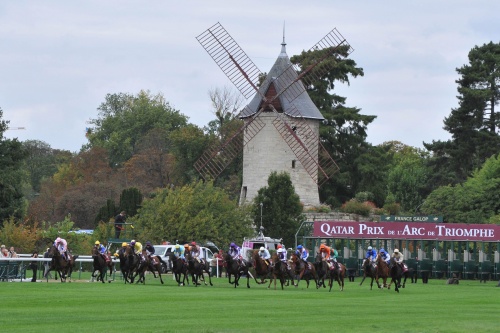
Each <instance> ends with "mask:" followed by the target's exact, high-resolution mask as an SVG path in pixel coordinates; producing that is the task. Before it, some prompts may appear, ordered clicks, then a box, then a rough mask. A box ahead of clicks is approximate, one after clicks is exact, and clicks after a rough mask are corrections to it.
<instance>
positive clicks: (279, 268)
mask: <svg viewBox="0 0 500 333" xmlns="http://www.w3.org/2000/svg"><path fill="white" fill-rule="evenodd" d="M271 260H272V262H273V270H272V278H271V279H270V280H269V285H268V286H267V289H269V288H270V287H271V283H272V282H273V281H274V290H276V280H277V279H279V280H280V283H281V290H283V289H284V288H283V285H284V284H285V280H286V277H287V276H291V278H292V284H293V276H292V275H291V274H290V272H289V270H288V267H287V264H286V263H284V262H282V261H281V260H279V258H278V256H277V255H276V254H274V255H273V257H272V259H271Z"/></svg>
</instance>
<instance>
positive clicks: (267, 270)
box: [252, 250, 273, 284]
mask: <svg viewBox="0 0 500 333" xmlns="http://www.w3.org/2000/svg"><path fill="white" fill-rule="evenodd" d="M252 259H253V267H254V268H255V281H256V282H257V284H263V283H266V278H271V275H272V269H273V266H272V265H271V263H269V265H268V264H267V263H266V261H265V260H264V259H262V258H261V257H260V256H259V250H255V251H254V252H253V254H252ZM257 278H259V279H260V282H259V281H257Z"/></svg>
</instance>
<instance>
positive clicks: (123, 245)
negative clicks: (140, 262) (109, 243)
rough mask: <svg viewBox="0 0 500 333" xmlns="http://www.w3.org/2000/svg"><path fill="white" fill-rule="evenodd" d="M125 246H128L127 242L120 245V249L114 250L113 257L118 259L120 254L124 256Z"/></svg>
mask: <svg viewBox="0 0 500 333" xmlns="http://www.w3.org/2000/svg"><path fill="white" fill-rule="evenodd" d="M127 246H128V244H127V242H123V243H122V247H121V248H119V249H117V250H116V252H115V254H114V256H115V257H119V256H120V253H121V254H122V255H124V254H125V250H126V248H127Z"/></svg>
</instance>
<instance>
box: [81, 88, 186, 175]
mask: <svg viewBox="0 0 500 333" xmlns="http://www.w3.org/2000/svg"><path fill="white" fill-rule="evenodd" d="M98 110H99V116H98V118H97V119H92V120H91V121H90V123H91V124H92V125H93V126H94V128H92V129H91V130H90V131H89V133H88V136H87V137H88V140H89V144H88V145H87V148H89V147H95V146H99V147H104V148H106V149H107V150H108V153H109V161H110V165H112V166H118V165H121V164H123V163H124V162H126V161H127V160H128V159H130V158H131V157H132V155H133V154H134V153H135V152H136V148H137V144H138V143H139V141H140V139H141V138H143V137H144V136H145V135H146V134H147V133H148V132H149V131H151V130H154V129H158V128H159V129H163V130H164V131H165V133H166V135H168V133H170V132H171V131H173V130H175V129H179V128H181V127H184V126H186V125H187V117H186V116H184V115H182V114H181V113H180V112H179V111H177V110H175V109H173V108H172V107H171V106H170V104H169V103H168V102H167V101H165V98H164V97H163V96H162V95H161V94H157V95H154V96H153V95H151V94H150V93H149V92H148V91H140V92H139V93H138V94H137V96H132V95H129V94H123V93H120V94H108V95H107V96H106V100H105V102H104V103H102V104H101V105H100V106H99V108H98ZM165 148H166V147H165ZM165 151H167V150H165Z"/></svg>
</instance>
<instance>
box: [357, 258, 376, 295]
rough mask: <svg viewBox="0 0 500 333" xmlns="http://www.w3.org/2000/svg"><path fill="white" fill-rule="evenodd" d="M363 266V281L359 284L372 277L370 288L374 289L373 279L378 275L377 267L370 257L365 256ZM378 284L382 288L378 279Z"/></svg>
mask: <svg viewBox="0 0 500 333" xmlns="http://www.w3.org/2000/svg"><path fill="white" fill-rule="evenodd" d="M361 268H362V269H363V280H361V283H360V284H359V285H360V286H361V285H362V284H363V281H365V279H366V277H370V278H371V279H372V281H371V283H370V290H372V289H373V280H374V279H375V278H376V276H377V271H376V269H375V267H374V266H373V264H372V261H371V260H370V259H369V258H365V260H363V265H362V266H361ZM377 285H378V287H379V288H380V285H379V284H378V281H377Z"/></svg>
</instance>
